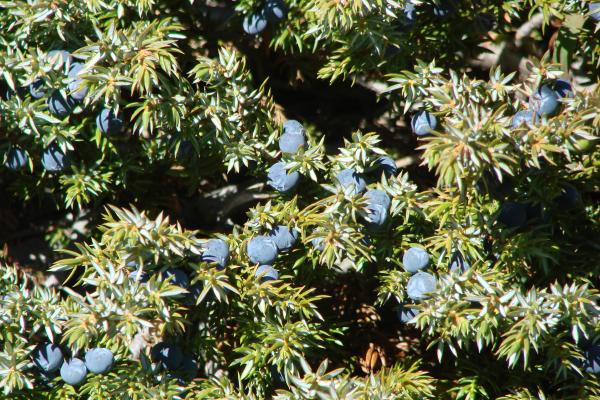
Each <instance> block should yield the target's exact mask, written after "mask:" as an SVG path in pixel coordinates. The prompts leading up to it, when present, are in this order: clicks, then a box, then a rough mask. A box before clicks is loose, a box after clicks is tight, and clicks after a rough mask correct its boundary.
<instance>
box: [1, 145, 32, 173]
mask: <svg viewBox="0 0 600 400" xmlns="http://www.w3.org/2000/svg"><path fill="white" fill-rule="evenodd" d="M28 162H29V157H27V153H25V152H24V151H23V150H21V149H20V148H18V147H12V148H11V149H10V150H9V152H8V154H7V157H6V162H5V163H4V165H5V166H6V168H8V169H12V170H13V171H16V170H19V169H21V168H23V167H25V166H26V165H27V163H28Z"/></svg>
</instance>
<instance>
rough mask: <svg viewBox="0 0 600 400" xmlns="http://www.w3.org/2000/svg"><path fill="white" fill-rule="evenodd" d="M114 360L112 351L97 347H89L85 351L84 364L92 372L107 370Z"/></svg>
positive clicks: (98, 372)
mask: <svg viewBox="0 0 600 400" xmlns="http://www.w3.org/2000/svg"><path fill="white" fill-rule="evenodd" d="M114 361H115V358H114V356H113V353H112V351H110V350H109V349H106V348H103V347H98V348H95V349H90V350H88V351H87V352H86V353H85V366H86V368H87V369H88V371H90V372H92V373H94V374H103V373H105V372H108V371H109V370H110V369H111V368H112V366H113V363H114Z"/></svg>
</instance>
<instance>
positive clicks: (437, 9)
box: [433, 1, 453, 17]
mask: <svg viewBox="0 0 600 400" xmlns="http://www.w3.org/2000/svg"><path fill="white" fill-rule="evenodd" d="M452 10H453V7H452V5H451V4H448V2H447V1H442V2H441V4H437V5H435V6H434V7H433V15H435V16H436V17H445V16H446V15H448V14H450V13H451V12H452Z"/></svg>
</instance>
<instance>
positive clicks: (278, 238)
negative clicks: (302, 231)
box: [269, 225, 298, 251]
mask: <svg viewBox="0 0 600 400" xmlns="http://www.w3.org/2000/svg"><path fill="white" fill-rule="evenodd" d="M269 238H270V239H271V240H272V241H273V243H275V246H277V250H279V251H288V250H291V249H292V247H294V244H296V240H298V231H297V230H296V229H294V228H292V229H290V228H288V227H287V226H285V225H278V226H276V227H274V228H273V229H271V232H269Z"/></svg>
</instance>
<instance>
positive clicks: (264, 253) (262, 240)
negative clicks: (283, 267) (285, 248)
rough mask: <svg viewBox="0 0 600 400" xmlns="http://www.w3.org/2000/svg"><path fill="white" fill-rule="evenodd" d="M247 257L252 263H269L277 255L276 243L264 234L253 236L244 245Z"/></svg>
mask: <svg viewBox="0 0 600 400" xmlns="http://www.w3.org/2000/svg"><path fill="white" fill-rule="evenodd" d="M246 251H247V253H248V258H249V259H250V261H251V262H252V263H254V264H265V265H270V264H272V263H273V261H275V258H276V257H277V245H276V244H275V242H273V241H272V240H271V239H270V238H268V237H266V236H255V237H253V238H252V239H251V240H250V241H249V242H248V246H247V247H246Z"/></svg>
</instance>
